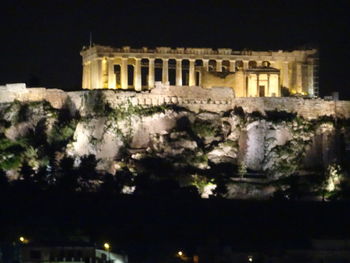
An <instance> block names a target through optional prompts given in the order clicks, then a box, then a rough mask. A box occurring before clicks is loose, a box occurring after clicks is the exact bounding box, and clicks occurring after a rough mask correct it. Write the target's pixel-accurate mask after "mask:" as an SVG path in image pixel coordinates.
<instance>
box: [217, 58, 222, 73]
mask: <svg viewBox="0 0 350 263" xmlns="http://www.w3.org/2000/svg"><path fill="white" fill-rule="evenodd" d="M216 72H222V60H216Z"/></svg>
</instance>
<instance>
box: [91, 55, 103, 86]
mask: <svg viewBox="0 0 350 263" xmlns="http://www.w3.org/2000/svg"><path fill="white" fill-rule="evenodd" d="M91 72H92V76H91V77H92V87H91V88H92V89H101V88H102V59H100V58H98V59H95V60H93V61H92V62H91Z"/></svg>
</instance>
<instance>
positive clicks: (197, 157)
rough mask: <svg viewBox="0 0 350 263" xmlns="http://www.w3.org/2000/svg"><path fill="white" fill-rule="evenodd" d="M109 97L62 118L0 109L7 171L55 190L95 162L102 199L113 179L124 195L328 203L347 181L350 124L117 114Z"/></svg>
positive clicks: (100, 95)
mask: <svg viewBox="0 0 350 263" xmlns="http://www.w3.org/2000/svg"><path fill="white" fill-rule="evenodd" d="M106 94H107V93H104V92H100V91H91V92H86V93H84V94H83V96H80V95H79V96H77V97H74V96H71V97H69V96H68V97H67V98H66V100H65V101H64V102H63V103H62V107H60V108H57V107H56V108H54V107H53V106H52V104H50V103H48V102H45V101H37V102H19V101H14V102H8V103H2V104H0V119H1V120H0V135H1V136H0V138H1V143H0V148H1V152H0V168H1V169H2V170H4V171H5V172H6V174H7V176H8V178H10V179H11V180H16V179H20V178H22V177H23V167H24V166H25V167H29V168H30V169H32V170H31V173H29V174H30V176H32V177H34V176H36V175H37V174H38V173H39V172H41V173H42V174H44V176H47V177H48V179H47V180H51V183H53V184H54V182H55V180H56V179H52V178H51V179H49V177H50V176H51V177H52V176H53V175H52V174H53V172H52V170H55V169H56V170H59V169H60V168H59V167H60V164H62V162H63V161H64V160H65V159H66V158H68V157H69V158H71V159H72V160H74V165H75V166H76V167H78V166H79V165H80V164H81V162H82V160H85V161H86V160H87V159H86V158H87V157H89V158H91V159H90V160H91V162H96V167H93V169H95V168H96V170H97V172H98V174H99V176H100V177H97V178H94V179H93V180H90V181H93V182H94V183H93V185H94V186H93V187H92V188H93V189H95V190H96V189H97V188H98V185H99V184H100V183H101V182H102V181H103V179H102V178H103V176H104V175H105V174H109V175H111V176H112V177H113V178H114V179H113V180H116V181H118V183H119V189H120V190H119V191H120V192H121V193H135V194H138V193H145V192H152V191H155V190H154V189H153V186H154V185H160V186H161V187H165V188H166V189H168V188H171V189H177V190H176V191H180V190H179V189H187V190H188V189H189V190H190V189H193V190H194V191H198V192H199V194H200V195H201V196H202V197H209V196H222V197H226V198H244V199H247V198H258V199H266V198H272V197H273V196H276V195H278V194H282V195H283V196H284V197H287V198H289V197H290V196H291V195H295V194H296V192H297V193H298V191H299V192H302V193H303V196H307V195H311V196H313V197H315V196H316V197H317V196H321V193H322V194H323V193H324V192H325V191H326V190H327V189H328V190H329V189H330V190H329V191H328V192H330V191H334V190H336V189H337V187H338V186H337V185H339V183H340V179H339V178H338V179H337V178H335V177H336V176H338V177H339V176H340V174H344V169H345V168H340V167H339V164H341V163H342V161H344V156H345V155H344V154H345V153H346V143H347V142H349V141H350V140H349V121H348V119H345V118H334V117H332V116H317V117H315V118H308V119H306V118H304V117H302V116H301V115H300V114H297V113H296V112H292V111H283V110H270V109H269V108H262V109H261V110H260V111H258V110H257V111H251V112H246V111H244V107H240V106H235V107H232V108H231V109H228V110H225V111H216V112H209V111H201V110H199V111H196V112H195V111H191V110H190V109H189V108H187V107H184V106H179V105H175V104H171V103H168V104H167V105H154V106H149V105H148V106H147V105H137V104H135V103H133V102H132V101H131V100H124V102H123V103H115V104H113V103H111V98H109V97H107V96H106ZM107 95H108V94H107ZM77 98H79V102H77V101H74V99H76V100H78V99H77ZM330 169H333V170H332V171H333V173H334V174H336V175H335V177H334V176H333V177H332V178H331V176H332V171H331V170H330ZM334 169H335V172H334ZM43 171H44V172H43ZM55 176H57V175H55ZM293 180H294V181H293ZM337 180H338V181H337ZM295 181H297V182H298V186H300V187H299V188H298V189H296V190H295V189H293V187H294V185H293V182H295ZM332 183H333V186H334V187H333V188H329V187H331V186H330V184H332ZM164 185H166V186H164ZM169 185H171V187H170V186H169ZM327 187H328V188H327ZM77 189H81V187H80V188H79V184H78V186H77ZM174 191H175V190H174ZM190 191H192V190H190Z"/></svg>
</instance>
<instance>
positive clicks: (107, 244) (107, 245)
mask: <svg viewBox="0 0 350 263" xmlns="http://www.w3.org/2000/svg"><path fill="white" fill-rule="evenodd" d="M103 247H104V248H105V250H106V251H107V252H108V253H107V255H108V256H107V262H109V260H110V254H109V253H110V252H109V251H110V249H111V245H110V244H109V243H107V242H106V243H104V244H103Z"/></svg>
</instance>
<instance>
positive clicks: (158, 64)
mask: <svg viewBox="0 0 350 263" xmlns="http://www.w3.org/2000/svg"><path fill="white" fill-rule="evenodd" d="M162 71H163V61H162V60H161V59H159V58H157V59H156V60H155V61H154V81H162Z"/></svg>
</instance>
